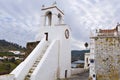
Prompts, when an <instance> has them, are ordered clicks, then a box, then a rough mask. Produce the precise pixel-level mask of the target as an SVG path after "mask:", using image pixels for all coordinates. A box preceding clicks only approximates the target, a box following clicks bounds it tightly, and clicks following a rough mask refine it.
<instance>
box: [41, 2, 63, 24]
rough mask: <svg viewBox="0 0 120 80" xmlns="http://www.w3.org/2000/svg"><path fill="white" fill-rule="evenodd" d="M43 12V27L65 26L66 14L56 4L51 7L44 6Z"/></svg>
mask: <svg viewBox="0 0 120 80" xmlns="http://www.w3.org/2000/svg"><path fill="white" fill-rule="evenodd" d="M41 10H42V14H41V26H55V25H59V24H64V13H63V12H62V11H61V10H60V9H59V8H58V7H57V6H56V5H55V4H54V5H52V6H50V7H45V6H44V5H43V6H42V9H41Z"/></svg>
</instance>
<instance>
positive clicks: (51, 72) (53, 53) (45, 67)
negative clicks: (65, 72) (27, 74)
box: [31, 40, 59, 80]
mask: <svg viewBox="0 0 120 80" xmlns="http://www.w3.org/2000/svg"><path fill="white" fill-rule="evenodd" d="M58 46H59V41H57V40H55V41H53V42H52V43H51V44H50V46H49V47H48V49H47V51H46V52H45V54H44V56H43V58H42V59H41V62H40V63H39V64H38V66H37V68H36V69H35V71H34V72H33V74H32V75H31V80H56V78H57V70H58V50H59V49H58Z"/></svg>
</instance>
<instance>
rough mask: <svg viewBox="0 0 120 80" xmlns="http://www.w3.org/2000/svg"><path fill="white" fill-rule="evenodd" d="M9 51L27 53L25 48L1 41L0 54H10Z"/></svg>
mask: <svg viewBox="0 0 120 80" xmlns="http://www.w3.org/2000/svg"><path fill="white" fill-rule="evenodd" d="M9 50H18V51H25V47H22V46H20V45H18V44H16V43H12V42H8V41H6V40H0V52H8V51H9Z"/></svg>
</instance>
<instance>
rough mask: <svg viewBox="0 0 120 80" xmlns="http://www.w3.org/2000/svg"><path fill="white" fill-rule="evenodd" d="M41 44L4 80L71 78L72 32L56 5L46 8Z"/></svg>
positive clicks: (40, 35)
mask: <svg viewBox="0 0 120 80" xmlns="http://www.w3.org/2000/svg"><path fill="white" fill-rule="evenodd" d="M41 12H42V13H41V27H40V30H39V32H40V33H39V36H38V38H37V40H40V43H39V44H38V45H37V46H36V47H35V49H34V50H33V51H32V52H31V53H30V55H29V56H28V57H27V58H26V59H25V60H24V61H23V62H22V63H21V64H20V65H19V66H17V68H15V69H14V70H13V71H12V72H11V73H10V74H11V75H6V76H7V77H6V79H5V76H2V77H0V80H8V78H9V80H57V79H63V78H68V77H70V76H71V47H70V46H71V44H70V43H71V42H70V41H71V31H70V29H69V27H68V26H67V25H66V24H64V13H63V11H62V10H60V9H59V8H58V7H57V6H56V5H52V6H50V7H46V6H43V7H42V9H41Z"/></svg>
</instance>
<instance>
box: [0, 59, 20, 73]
mask: <svg viewBox="0 0 120 80" xmlns="http://www.w3.org/2000/svg"><path fill="white" fill-rule="evenodd" d="M20 62H21V61H20V60H13V59H11V60H9V61H8V60H7V59H6V60H3V61H0V75H3V74H8V73H10V72H11V71H12V70H13V69H14V68H15V67H16V66H17V65H18V64H20Z"/></svg>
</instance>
